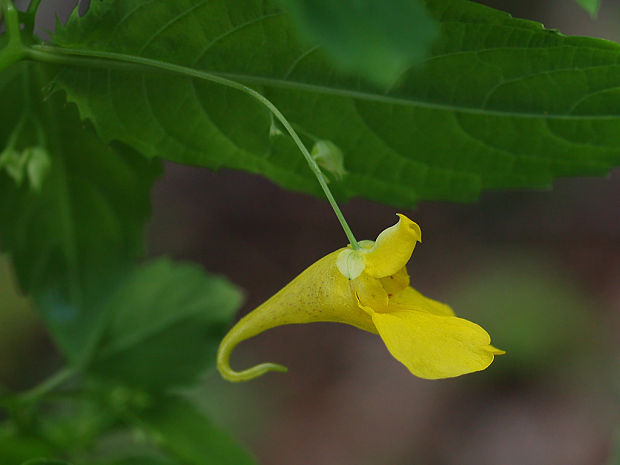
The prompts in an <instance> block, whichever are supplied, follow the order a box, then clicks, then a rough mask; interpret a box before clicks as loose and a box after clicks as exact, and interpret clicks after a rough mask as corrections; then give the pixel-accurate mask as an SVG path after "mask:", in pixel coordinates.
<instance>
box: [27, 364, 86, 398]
mask: <svg viewBox="0 0 620 465" xmlns="http://www.w3.org/2000/svg"><path fill="white" fill-rule="evenodd" d="M77 372H78V369H76V368H74V367H67V368H63V369H61V370H59V371H57V372H56V373H54V374H53V375H52V376H50V377H49V378H47V379H46V380H44V381H43V382H42V383H40V384H37V385H36V386H35V387H33V388H32V389H30V390H28V391H26V392H23V393H21V394H18V395H17V396H16V397H18V398H19V399H20V400H21V401H22V402H26V403H31V402H34V401H37V400H38V399H40V398H41V397H43V396H44V395H46V394H47V393H49V392H50V391H53V390H54V389H56V388H57V387H58V386H60V385H61V384H62V383H64V382H65V381H67V380H68V379H69V378H71V377H73V376H74V375H75V374H77Z"/></svg>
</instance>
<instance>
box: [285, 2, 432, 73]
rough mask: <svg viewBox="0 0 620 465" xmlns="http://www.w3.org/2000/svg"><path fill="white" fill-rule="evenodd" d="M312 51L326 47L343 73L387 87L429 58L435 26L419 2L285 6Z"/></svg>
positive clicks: (310, 3)
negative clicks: (360, 76) (317, 47)
mask: <svg viewBox="0 0 620 465" xmlns="http://www.w3.org/2000/svg"><path fill="white" fill-rule="evenodd" d="M279 3H280V4H281V5H282V7H283V8H284V10H285V11H286V12H287V13H288V14H289V15H290V16H291V18H292V19H293V20H294V21H295V23H296V24H297V25H298V26H299V30H300V32H301V34H302V37H303V38H304V39H306V41H307V43H308V44H310V45H318V46H321V47H324V49H325V51H326V53H327V54H329V55H330V57H331V58H332V59H333V61H334V64H335V65H336V66H337V67H338V68H339V69H341V70H342V71H345V72H348V71H353V72H356V71H357V72H359V73H360V74H361V75H362V76H364V77H367V78H368V79H370V80H372V81H375V82H376V83H378V84H382V85H392V84H394V82H395V81H396V79H397V78H398V77H399V76H400V74H401V73H402V72H403V71H404V70H405V69H406V68H407V66H410V65H411V64H413V63H418V62H419V61H421V60H422V58H424V56H425V55H426V54H427V52H428V49H429V46H430V43H431V40H432V39H433V38H434V37H435V35H436V33H437V29H438V28H437V25H436V23H435V21H434V20H433V19H432V18H431V17H430V16H429V15H428V13H427V12H426V10H425V9H424V7H423V6H422V4H421V3H420V2H419V1H418V0H391V1H390V2H389V4H387V5H386V4H385V3H383V2H378V1H376V0H362V1H360V0H356V1H352V0H340V1H332V0H322V1H316V0H279Z"/></svg>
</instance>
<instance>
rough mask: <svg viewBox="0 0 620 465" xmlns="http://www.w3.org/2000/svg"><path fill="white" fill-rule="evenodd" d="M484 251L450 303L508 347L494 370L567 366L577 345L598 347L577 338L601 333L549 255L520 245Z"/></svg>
mask: <svg viewBox="0 0 620 465" xmlns="http://www.w3.org/2000/svg"><path fill="white" fill-rule="evenodd" d="M480 255H481V258H480V260H479V262H478V264H477V268H478V269H479V271H478V272H471V273H470V274H469V279H468V280H467V281H465V282H463V283H462V287H461V288H460V290H459V291H458V293H457V294H456V295H455V296H454V297H453V299H452V301H451V302H450V303H451V304H452V305H453V308H454V309H455V311H456V312H457V314H459V315H463V316H464V317H466V318H472V319H474V320H475V321H476V322H478V323H480V324H481V325H482V326H484V328H485V329H487V330H488V331H489V333H490V334H491V336H492V337H493V343H494V345H496V346H497V347H500V348H502V349H503V350H505V351H506V353H507V355H506V356H505V357H498V358H497V359H496V361H495V363H494V365H493V366H492V367H491V371H490V373H493V372H498V373H500V372H512V373H513V374H523V373H528V374H534V373H540V372H543V371H548V370H550V369H552V368H557V367H560V366H562V363H563V362H562V361H566V360H567V359H568V358H570V356H571V355H570V354H571V353H574V352H576V351H579V352H580V353H582V354H583V353H584V352H587V351H589V350H591V351H593V352H596V347H594V345H592V344H579V345H576V344H575V341H577V340H582V341H594V340H595V339H596V337H595V336H594V326H593V322H592V320H589V319H588V312H587V300H586V297H585V296H584V295H583V294H582V293H580V292H579V290H578V289H576V288H575V286H574V284H573V283H572V282H570V280H569V279H568V278H566V277H564V276H562V275H561V274H559V273H558V271H557V269H554V268H553V267H552V266H550V262H549V261H544V260H542V259H539V258H535V257H528V256H527V255H524V254H523V253H521V252H519V251H515V252H512V253H511V252H510V251H504V252H502V253H496V254H493V255H492V256H490V257H489V258H488V259H485V258H484V254H483V253H482V252H481V253H480Z"/></svg>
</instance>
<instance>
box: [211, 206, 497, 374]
mask: <svg viewBox="0 0 620 465" xmlns="http://www.w3.org/2000/svg"><path fill="white" fill-rule="evenodd" d="M398 216H399V221H398V223H396V224H395V225H394V226H392V227H390V228H387V229H386V230H384V231H383V232H382V233H381V234H379V236H378V237H377V240H376V241H374V242H373V241H361V242H360V244H359V245H360V249H359V250H353V249H352V248H351V246H348V247H346V248H342V249H339V250H336V251H335V252H332V253H331V254H329V255H327V256H326V257H323V258H322V259H321V260H319V261H317V262H316V263H314V264H313V265H311V266H310V267H309V268H307V269H306V270H305V271H303V272H302V273H301V274H300V275H299V276H297V277H296V278H295V279H294V280H293V281H291V282H290V283H289V284H288V285H287V286H286V287H284V288H283V289H282V290H280V291H279V292H278V293H277V294H275V295H274V296H273V297H271V298H270V299H269V300H267V301H266V302H265V303H264V304H262V305H261V306H259V307H258V308H256V309H255V310H253V311H252V312H250V313H249V314H248V315H246V316H245V317H243V318H242V319H241V320H239V322H238V323H237V324H236V325H235V326H234V327H233V328H232V329H231V330H230V332H229V333H228V334H227V335H226V336H225V337H224V339H223V340H222V342H221V344H220V347H219V350H218V356H217V368H218V370H219V371H220V373H221V375H222V376H223V377H224V378H225V379H227V380H229V381H246V380H249V379H252V378H255V377H256V376H260V375H262V374H264V373H266V372H267V371H286V368H285V367H283V366H281V365H276V364H273V363H264V364H261V365H257V366H255V367H253V368H250V369H247V370H244V371H241V372H236V371H233V370H232V369H231V368H230V365H229V359H230V354H231V352H232V350H233V349H234V348H235V346H236V345H237V344H239V343H240V342H241V341H244V340H245V339H248V338H251V337H253V336H256V335H257V334H259V333H262V332H263V331H266V330H268V329H270V328H274V327H276V326H281V325H287V324H295V323H312V322H318V321H332V322H337V323H346V324H349V325H353V326H356V327H358V328H360V329H363V330H365V331H368V332H371V333H374V334H379V336H380V337H381V339H383V342H384V343H385V345H386V347H387V348H388V350H389V351H390V353H391V354H392V356H394V358H396V359H397V360H398V361H400V362H401V363H402V364H403V365H405V366H406V367H407V368H408V369H409V371H411V373H413V374H414V375H416V376H418V377H420V378H426V379H437V378H450V377H454V376H459V375H463V374H465V373H471V372H474V371H480V370H484V369H485V368H487V367H488V366H489V365H490V364H491V362H493V358H494V357H495V355H500V354H503V353H504V351H502V350H499V349H496V348H495V347H493V346H492V345H491V338H490V337H489V334H488V333H487V332H486V331H485V330H484V329H482V328H481V327H480V326H478V325H477V324H475V323H472V322H470V321H467V320H464V319H462V318H458V317H456V316H455V315H454V312H453V311H452V309H451V308H450V307H449V306H447V305H445V304H442V303H440V302H437V301H435V300H432V299H429V298H427V297H424V296H423V295H422V294H420V293H419V292H418V291H416V290H415V289H413V288H412V287H411V286H409V281H410V279H409V274H408V273H407V269H406V268H405V265H406V264H407V262H408V261H409V259H410V258H411V254H412V253H413V249H414V247H415V245H416V243H417V242H420V241H421V240H422V235H421V231H420V227H419V226H418V225H417V224H416V223H414V222H413V221H411V220H410V219H409V218H407V217H406V216H404V215H400V214H399V215H398Z"/></svg>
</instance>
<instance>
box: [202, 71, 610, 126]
mask: <svg viewBox="0 0 620 465" xmlns="http://www.w3.org/2000/svg"><path fill="white" fill-rule="evenodd" d="M205 72H207V73H209V74H213V75H215V76H220V77H223V78H227V79H230V80H236V81H238V82H243V83H248V84H258V85H262V86H267V87H274V88H280V89H292V90H298V91H306V92H313V93H319V94H325V95H335V96H337V97H346V98H351V99H357V100H367V101H372V102H377V103H384V104H392V105H401V106H409V107H417V108H427V109H430V110H441V111H449V112H460V113H470V114H475V115H484V116H503V117H506V116H508V117H514V118H535V119H560V120H567V121H591V120H598V121H607V120H616V119H618V118H620V115H566V114H559V113H531V112H516V111H507V110H487V109H482V108H474V107H466V106H460V105H450V104H445V103H433V102H428V101H424V100H418V99H415V98H410V99H408V98H404V97H394V96H388V95H381V94H373V93H371V92H364V91H359V90H350V89H343V88H340V87H328V86H323V85H319V84H308V83H305V82H299V81H290V80H289V81H285V80H282V79H276V78H270V77H264V76H251V75H248V74H239V73H220V72H214V71H205ZM618 88H620V85H618V86H614V87H610V88H607V89H604V90H612V89H618ZM599 92H600V91H599Z"/></svg>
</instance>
